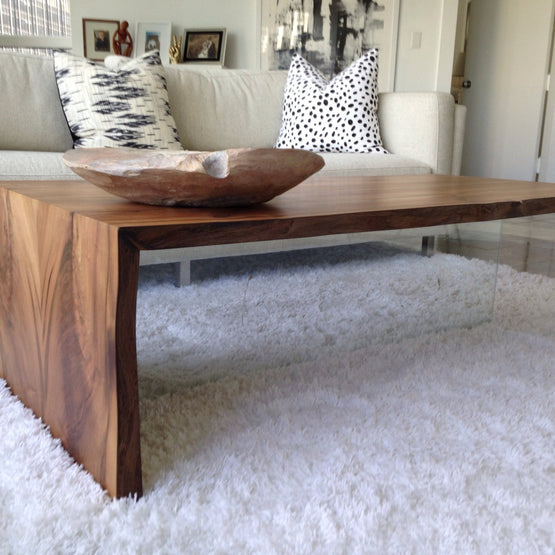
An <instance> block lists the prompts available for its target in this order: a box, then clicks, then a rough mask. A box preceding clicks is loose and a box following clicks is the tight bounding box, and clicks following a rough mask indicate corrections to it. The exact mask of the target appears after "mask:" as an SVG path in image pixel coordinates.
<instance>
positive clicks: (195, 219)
mask: <svg viewBox="0 0 555 555" xmlns="http://www.w3.org/2000/svg"><path fill="white" fill-rule="evenodd" d="M0 200H1V204H0V224H1V226H2V233H1V236H0V377H2V378H4V379H5V380H6V381H7V382H8V384H9V385H10V387H11V388H12V391H13V392H14V393H15V394H16V395H17V396H19V398H20V399H21V400H22V401H23V402H24V403H25V404H26V405H27V406H29V407H30V408H32V409H33V411H34V412H35V413H36V414H37V415H39V416H41V417H42V418H43V420H44V422H45V423H46V424H48V425H49V426H50V429H51V432H52V434H53V435H54V436H55V437H59V438H61V440H62V443H63V445H64V447H65V448H66V449H67V450H68V451H69V453H70V454H71V455H72V456H73V457H74V458H75V460H76V461H78V462H79V463H81V464H83V466H84V467H85V468H86V469H87V470H88V471H89V472H90V473H91V474H92V475H93V476H94V478H95V479H96V480H97V481H98V482H100V484H102V486H104V487H105V488H106V489H107V491H108V492H109V494H110V495H112V496H115V497H121V496H126V495H129V494H136V495H138V496H140V495H141V494H142V475H141V456H140V422H139V409H138V386H137V355H136V346H135V312H136V299H137V282H138V273H139V252H140V251H141V250H144V249H163V248H175V247H187V246H201V245H211V244H223V243H235V242H242V241H260V240H270V239H289V238H298V237H309V236H317V235H329V234H334V233H355V232H362V231H377V230H387V229H406V228H413V227H425V226H432V225H442V224H453V223H464V222H478V221H487V220H499V219H505V218H515V217H520V216H533V215H539V214H547V213H552V212H555V185H554V184H547V183H533V182H519V181H509V180H493V179H483V178H470V177H452V176H441V175H425V176H397V177H372V178H368V177H342V178H337V177H327V176H318V175H317V174H316V175H315V176H313V177H311V178H310V179H308V180H307V181H305V182H304V183H302V184H300V185H298V186H297V187H295V188H293V189H291V190H290V191H288V192H287V193H284V194H283V195H281V196H279V197H277V198H275V199H274V200H272V201H271V202H269V203H266V204H263V205H258V206H252V207H248V208H233V209H223V208H222V209H200V208H199V209H190V208H164V207H153V206H146V205H141V204H134V203H131V202H128V201H125V200H122V199H119V198H117V197H114V196H112V195H110V194H108V193H105V192H104V191H102V190H101V189H99V188H97V187H95V186H93V185H90V184H88V183H86V182H81V181H75V182H73V181H11V182H2V183H0Z"/></svg>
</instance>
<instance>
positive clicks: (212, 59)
mask: <svg viewBox="0 0 555 555" xmlns="http://www.w3.org/2000/svg"><path fill="white" fill-rule="evenodd" d="M225 43H226V30H225V29H185V46H184V48H183V61H184V62H197V63H203V64H207V63H209V64H218V65H221V66H223V65H224V58H225Z"/></svg>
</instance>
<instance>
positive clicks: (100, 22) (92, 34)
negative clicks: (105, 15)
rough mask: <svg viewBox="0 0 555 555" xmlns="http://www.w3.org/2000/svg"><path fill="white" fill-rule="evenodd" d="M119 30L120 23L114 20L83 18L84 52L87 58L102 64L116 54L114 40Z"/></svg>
mask: <svg viewBox="0 0 555 555" xmlns="http://www.w3.org/2000/svg"><path fill="white" fill-rule="evenodd" d="M118 29H119V21H115V20H113V19H84V18H83V51H84V55H85V58H89V60H94V61H96V62H101V61H102V60H104V58H106V56H110V55H111V54H114V48H113V47H112V39H113V38H114V34H115V33H116V32H117V31H118Z"/></svg>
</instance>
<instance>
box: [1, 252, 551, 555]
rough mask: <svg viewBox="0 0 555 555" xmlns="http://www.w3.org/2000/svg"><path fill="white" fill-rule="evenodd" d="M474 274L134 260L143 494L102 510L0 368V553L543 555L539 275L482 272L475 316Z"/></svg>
mask: <svg viewBox="0 0 555 555" xmlns="http://www.w3.org/2000/svg"><path fill="white" fill-rule="evenodd" d="M492 268H493V266H492V265H491V264H488V263H485V262H481V261H477V260H472V261H470V260H466V259H463V258H460V257H456V256H451V255H437V256H435V257H433V258H431V259H426V258H422V257H419V256H415V255H412V254H407V253H402V252H398V251H395V250H390V249H389V248H386V247H383V246H379V245H378V246H376V245H374V246H364V245H362V246H354V247H345V248H337V249H323V250H320V251H314V252H313V251H309V252H305V253H288V254H282V255H279V256H272V255H267V256H263V257H252V258H248V259H247V258H245V259H241V260H227V261H205V262H203V263H199V264H198V266H197V267H196V270H195V268H194V271H196V280H197V281H196V283H195V284H193V285H192V286H190V287H186V288H182V289H178V288H176V287H174V285H173V283H172V275H171V270H170V269H168V267H158V268H144V269H143V270H142V272H143V274H142V276H141V283H140V290H139V301H138V316H137V328H138V348H139V366H140V368H139V373H140V392H141V406H140V410H141V436H142V437H141V441H142V444H141V446H142V456H143V476H144V486H145V495H144V497H143V498H142V499H140V500H138V501H136V500H132V499H123V500H117V501H112V500H110V499H109V498H108V497H107V495H106V494H105V493H104V492H103V491H102V490H101V489H100V487H99V486H98V485H97V484H96V483H95V482H94V481H93V480H92V478H91V477H90V476H89V475H88V474H87V473H86V472H84V471H83V470H82V469H80V468H79V467H78V466H77V465H75V464H74V463H73V462H72V460H71V459H70V457H69V456H68V455H67V454H66V453H65V451H64V450H63V449H62V448H61V446H60V444H59V442H58V441H56V440H54V439H52V437H51V436H50V435H49V433H48V430H47V429H46V428H45V427H44V426H43V425H42V424H41V422H40V421H39V420H38V419H36V418H34V417H33V415H32V413H31V412H30V411H29V410H28V409H26V408H24V407H23V406H22V404H21V403H20V402H19V401H18V400H17V399H16V398H15V397H14V396H13V395H11V393H10V391H9V388H8V387H7V386H6V384H5V382H4V381H2V380H0V553H2V554H4V553H10V554H12V553H13V554H28V553H63V554H65V553H87V554H89V553H110V554H113V553H264V554H272V553H276V554H277V553H280V554H281V553H283V554H285V553H287V554H290V553H302V554H304V553H307V554H308V553H318V554H326V553H349V554H350V553H426V554H428V553H503V554H505V553H518V554H525V553H553V552H554V551H555V434H554V432H555V330H554V322H555V280H553V279H549V278H547V277H543V276H537V275H531V274H525V273H517V272H515V271H513V270H512V269H511V268H509V267H507V266H501V267H500V268H499V273H498V277H497V292H496V298H495V306H494V312H493V319H492V320H491V321H487V322H483V320H484V315H487V313H488V312H489V309H490V308H491V300H492V299H491V296H490V295H489V294H488V293H487V290H488V288H491V287H492V286H493V283H494V278H495V274H494V272H493V271H492ZM210 275H212V276H214V279H211V278H210ZM468 317H470V319H472V320H473V321H475V322H477V321H478V322H479V321H482V323H476V324H475V325H473V326H471V327H458V328H450V327H449V326H451V325H453V324H464V323H465V319H467V318H468ZM466 323H468V322H466Z"/></svg>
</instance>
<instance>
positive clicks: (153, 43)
mask: <svg viewBox="0 0 555 555" xmlns="http://www.w3.org/2000/svg"><path fill="white" fill-rule="evenodd" d="M171 34H172V24H171V23H137V33H136V35H135V46H136V55H137V56H141V55H142V54H145V53H146V52H150V51H151V50H160V57H161V58H162V62H163V63H165V64H167V63H169V61H170V54H169V53H170V43H171Z"/></svg>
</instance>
